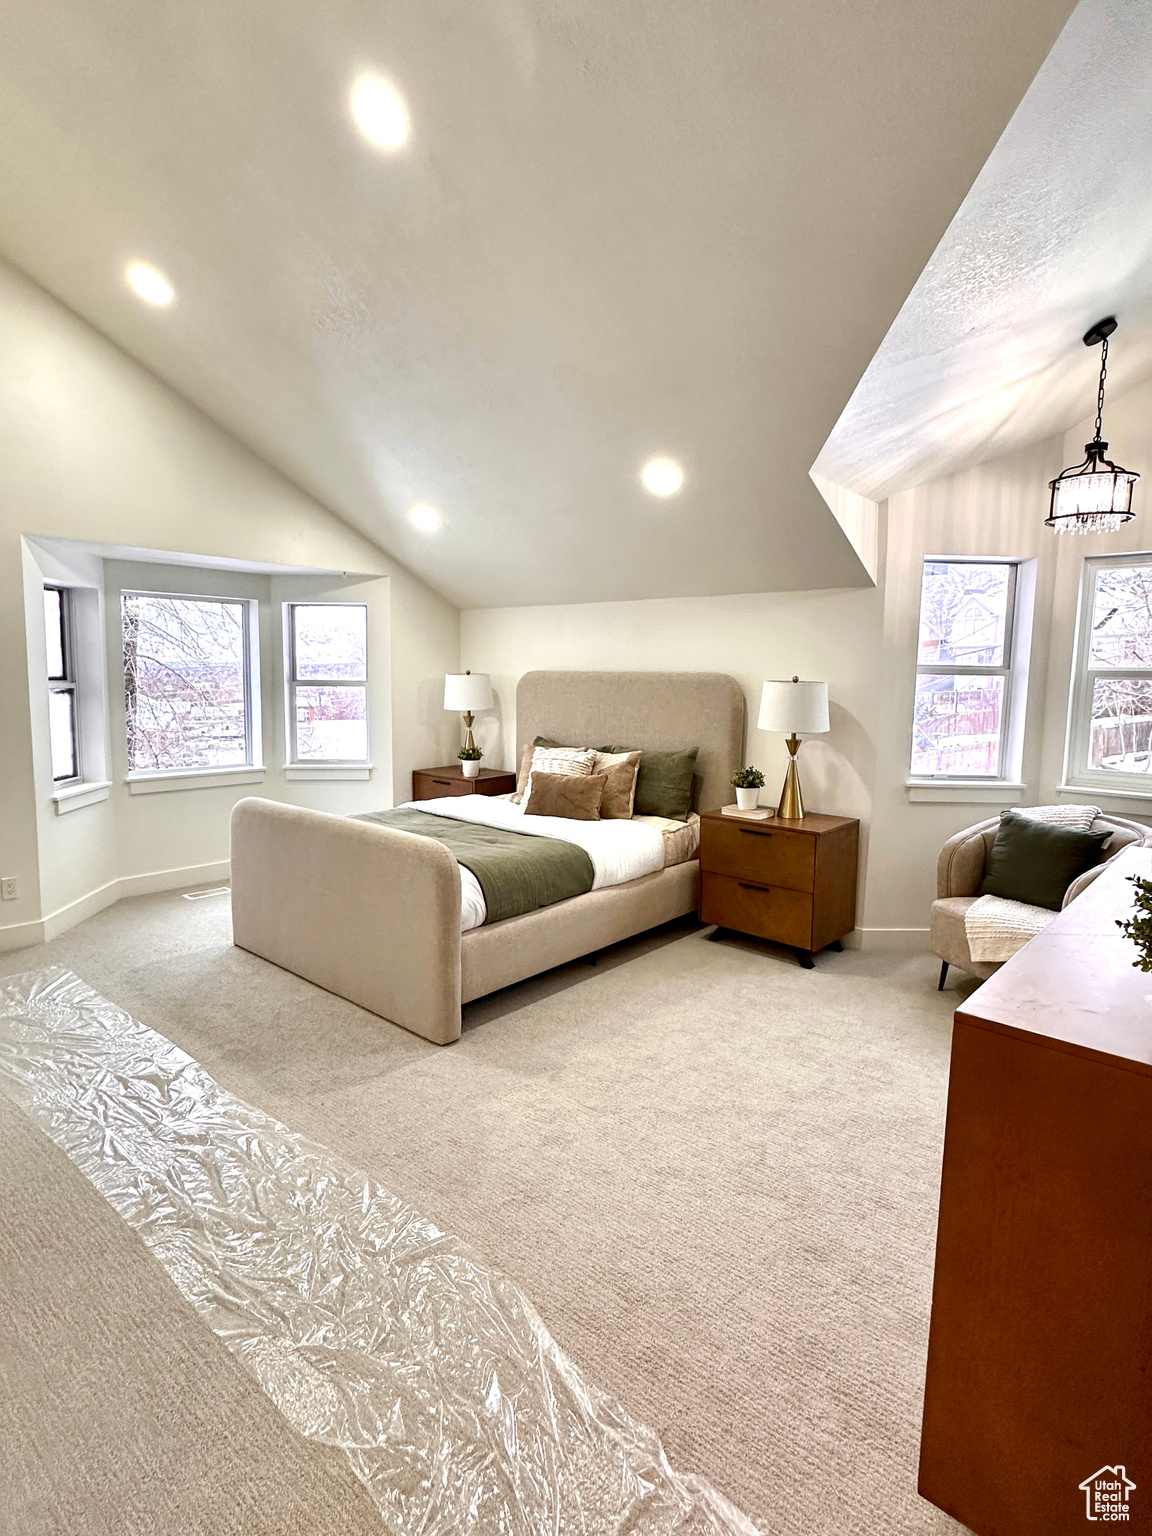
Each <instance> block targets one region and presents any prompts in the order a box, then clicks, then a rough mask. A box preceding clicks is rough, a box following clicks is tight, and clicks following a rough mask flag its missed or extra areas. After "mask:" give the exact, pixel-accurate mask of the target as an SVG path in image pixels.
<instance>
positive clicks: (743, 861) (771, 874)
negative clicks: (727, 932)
mask: <svg viewBox="0 0 1152 1536" xmlns="http://www.w3.org/2000/svg"><path fill="white" fill-rule="evenodd" d="M700 868H701V869H702V870H704V871H705V872H706V873H708V874H714V875H733V876H735V878H736V879H738V880H755V881H756V883H757V884H758V885H774V886H775V885H783V886H787V887H788V889H789V890H793V891H811V890H812V887H813V880H814V875H815V870H816V839H815V838H814V837H810V836H809V835H808V834H807V833H806V832H782V831H779V830H771V831H770V830H769V829H768V828H766V827H757V826H755V825H748V824H744V825H741V824H739V823H737V822H735V821H734V822H733V824H732V825H730V826H729V825H725V824H724V823H722V822H720V821H719V820H715V819H713V820H709V821H707V822H705V823H704V824H703V826H702V827H701V833H700ZM728 926H731V925H729V924H725V927H728Z"/></svg>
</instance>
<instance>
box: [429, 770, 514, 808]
mask: <svg viewBox="0 0 1152 1536" xmlns="http://www.w3.org/2000/svg"><path fill="white" fill-rule="evenodd" d="M515 788H516V775H515V774H514V773H505V772H504V770H503V769H502V768H481V770H480V773H479V776H478V777H477V778H475V779H466V778H465V777H464V770H463V769H462V768H461V766H460V764H459V763H453V764H452V766H451V767H450V768H417V769H416V770H415V772H414V773H413V775H412V798H413V800H439V799H441V798H442V797H443V796H444V795H510V794H511V793H512V791H513V790H514V789H515Z"/></svg>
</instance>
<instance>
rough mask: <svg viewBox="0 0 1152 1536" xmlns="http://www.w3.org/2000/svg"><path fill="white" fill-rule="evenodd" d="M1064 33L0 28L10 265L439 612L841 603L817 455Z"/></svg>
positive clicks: (833, 23) (575, 27) (996, 11)
mask: <svg viewBox="0 0 1152 1536" xmlns="http://www.w3.org/2000/svg"><path fill="white" fill-rule="evenodd" d="M1069 8H1070V7H1069V0H1013V3H1011V4H1007V3H1005V0H949V3H948V4H940V3H936V0H874V3H871V4H869V5H854V4H849V3H845V0H766V3H761V4H756V5H726V6H722V5H716V4H701V3H700V0H634V3H628V4H615V5H614V4H607V3H601V4H592V3H591V0H560V3H547V0H468V3H461V0H391V3H387V4H381V3H379V0H344V3H340V0H336V3H333V4H326V5H303V4H298V3H295V4H294V3H288V0H244V3H243V4H240V5H237V4H235V3H233V0H228V3H225V0H198V3H197V4H195V5H190V4H188V3H186V0H182V3H176V0H102V3H101V4H99V5H93V4H91V3H90V0H47V3H45V4H39V5H16V4H10V5H9V6H7V7H6V8H5V9H4V13H3V16H2V18H0V86H2V89H0V248H3V250H4V251H5V252H6V253H7V254H8V256H9V257H10V259H11V260H13V261H14V262H15V263H16V264H17V265H19V266H20V267H22V268H24V269H25V270H26V271H27V272H29V273H30V274H31V275H32V276H33V277H35V278H36V279H37V280H38V281H40V282H41V283H42V284H43V285H44V286H45V287H46V288H47V289H49V291H51V292H52V293H54V294H56V295H57V296H58V297H60V298H61V299H63V300H64V301H65V302H66V303H68V304H70V305H71V306H72V307H73V308H74V309H75V310H76V311H77V312H78V313H79V314H81V315H82V316H83V317H84V318H85V319H87V320H89V321H91V323H92V324H94V325H95V326H97V327H98V328H99V329H101V330H102V331H104V332H105V333H106V334H107V335H109V336H110V337H112V338H113V339H114V340H115V341H116V342H117V343H119V344H120V345H121V346H122V347H123V348H124V349H125V350H126V351H127V352H128V353H130V354H131V355H132V356H134V357H136V358H138V359H139V360H140V361H142V362H143V363H145V364H146V365H147V366H148V367H150V368H151V369H153V370H154V371H155V372H156V373H157V374H158V375H159V376H160V377H161V378H162V379H164V380H166V381H167V382H168V383H170V384H171V385H173V386H174V387H175V388H176V389H178V390H180V391H181V392H182V393H183V394H184V395H186V396H187V397H188V399H190V400H191V401H193V402H194V403H195V404H196V405H198V406H199V407H200V408H201V409H203V410H204V411H205V412H207V413H208V414H210V415H211V416H212V417H214V418H215V419H216V420H217V421H218V422H220V423H221V424H222V425H224V426H225V427H227V428H228V429H229V430H230V431H232V432H233V433H234V434H235V435H236V436H237V437H238V438H240V439H241V440H242V441H244V442H245V443H247V444H248V445H249V446H251V447H252V448H254V449H255V450H256V451H257V452H259V453H260V454H262V455H263V456H264V457H265V458H266V459H267V460H268V461H269V462H270V463H272V464H273V465H275V466H276V467H277V468H278V469H280V470H281V471H282V472H283V473H284V474H286V475H288V476H289V477H290V478H291V479H293V480H294V481H296V482H297V483H298V484H299V485H301V486H302V487H304V488H305V489H306V490H308V491H310V492H311V493H312V494H314V495H315V496H316V497H317V498H318V499H319V500H320V501H322V502H323V503H324V504H325V505H327V506H328V507H330V508H331V509H332V510H333V511H335V512H337V513H338V514H340V515H341V516H342V517H344V518H345V519H346V520H347V521H348V522H349V523H351V524H353V525H354V526H355V527H357V528H358V529H360V530H361V531H362V532H364V533H366V534H367V535H368V536H369V537H371V538H373V539H374V540H376V541H377V542H378V543H379V544H380V545H381V546H383V547H384V548H385V549H386V550H388V551H389V552H390V553H391V554H393V555H394V556H396V557H398V558H399V559H401V560H402V561H403V562H404V563H405V564H406V565H408V566H409V567H410V568H411V569H412V570H414V571H415V572H417V573H418V574H420V575H421V576H423V577H424V578H425V579H426V580H428V581H429V582H430V583H431V584H432V585H433V586H434V587H436V588H437V589H439V590H440V591H442V592H443V593H445V594H446V595H447V596H449V597H450V598H451V599H452V600H454V601H455V602H457V603H459V604H462V605H468V606H489V605H497V604H517V603H529V602H531V603H540V602H563V601H587V600H603V599H611V598H626V597H646V596H651V597H655V596H675V595H682V594H699V595H705V594H714V593H724V592H747V591H764V590H770V589H776V588H793V589H798V588H806V587H820V586H837V585H860V584H864V583H865V582H866V581H867V576H866V574H865V572H864V570H863V569H862V567H861V565H860V563H859V561H858V560H857V558H856V556H855V554H854V553H853V549H852V546H851V545H850V544H849V542H848V540H847V539H846V538H845V536H844V534H843V533H842V532H841V529H840V527H839V525H838V523H837V522H836V520H835V519H834V518H833V516H832V514H831V513H830V512H829V510H828V508H827V506H826V505H825V503H824V501H823V500H822V499H821V497H820V495H819V494H818V493H817V491H816V490H815V488H814V486H813V485H812V483H811V481H810V479H809V476H808V471H809V468H810V466H811V465H812V463H813V460H814V459H815V457H816V455H817V453H818V452H819V450H820V448H821V445H822V444H823V443H824V441H825V439H826V438H827V436H828V434H829V432H830V430H831V429H832V427H833V425H834V424H835V422H836V420H837V418H838V416H839V415H840V413H841V411H842V410H843V408H844V406H845V403H846V401H847V400H848V398H849V396H850V395H851V393H852V391H853V388H854V387H855V385H856V383H857V381H858V380H859V379H860V377H861V374H862V373H863V372H864V370H865V368H866V367H867V365H868V362H869V359H870V358H871V357H872V355H873V353H874V352H875V351H876V348H877V346H878V345H879V343H880V341H881V339H882V338H883V337H884V334H885V332H886V331H887V330H888V327H889V326H890V324H891V322H892V320H893V317H894V316H895V315H896V313H897V311H898V310H899V308H900V305H901V303H902V302H903V300H904V298H905V296H906V295H907V294H908V292H909V290H910V289H911V287H912V285H913V283H914V282H915V281H916V278H917V276H918V275H919V273H920V272H921V269H922V268H923V267H924V264H925V262H926V261H927V259H928V257H929V256H930V254H931V252H932V250H933V248H934V247H935V245H936V243H937V241H938V240H939V239H940V236H941V234H942V233H943V231H944V230H945V228H946V226H947V225H948V222H949V220H950V219H951V218H952V215H953V214H954V213H955V211H956V209H957V208H958V206H959V205H960V203H961V201H962V200H963V198H964V196H965V194H966V192H967V191H968V189H969V187H970V185H971V184H972V181H973V178H974V177H975V176H976V174H977V172H978V171H979V169H980V167H981V165H982V164H983V163H984V161H985V159H986V158H987V156H988V154H989V152H990V151H991V150H992V148H993V145H994V144H995V143H996V140H997V138H998V136H999V134H1000V132H1001V130H1002V129H1003V127H1004V125H1005V123H1007V121H1008V119H1009V117H1010V116H1011V114H1012V112H1013V110H1014V108H1015V107H1016V105H1017V103H1018V102H1019V100H1020V98H1021V96H1022V95H1023V93H1024V91H1025V89H1026V87H1027V86H1028V83H1029V81H1030V80H1031V78H1032V76H1033V74H1034V73H1035V71H1036V69H1037V68H1038V67H1039V65H1040V64H1041V62H1042V60H1043V59H1044V57H1045V55H1046V53H1047V52H1048V50H1049V48H1050V47H1051V45H1052V43H1053V40H1054V39H1055V37H1056V36H1057V33H1058V31H1059V28H1060V27H1061V25H1062V24H1063V22H1064V20H1065V18H1066V16H1067V13H1068V10H1069ZM1113 62H1115V60H1113ZM365 73H370V74H373V75H374V76H378V77H380V79H381V80H382V81H383V82H384V86H385V87H386V89H387V90H392V91H393V93H394V96H395V101H394V102H392V103H391V104H390V101H389V98H387V96H386V95H385V96H384V97H383V98H381V97H379V96H378V97H377V98H375V99H373V100H370V101H368V103H367V106H366V107H365V103H364V102H363V101H361V102H360V103H359V105H358V110H361V109H363V110H361V118H362V122H363V123H365V124H366V126H367V127H368V128H370V129H371V130H372V131H373V133H374V135H375V140H376V142H369V141H368V140H367V139H366V138H365V137H364V136H363V134H362V133H361V131H360V130H359V129H358V128H357V125H356V123H355V121H354V119H353V115H352V112H351V110H350V93H351V91H352V89H353V86H354V84H355V82H356V81H357V80H358V79H360V78H361V77H362V76H363V75H364V74H365ZM395 102H398V103H399V106H398V107H397V106H396V105H395ZM364 111H367V113H368V117H367V118H365V117H364ZM373 113H375V116H372V114H373ZM397 114H399V115H397ZM405 132H406V135H407V136H406V138H405ZM389 136H391V139H389ZM398 139H399V140H403V142H402V143H401V145H400V147H398V148H397V147H396V141H397V140H398ZM1025 191H1026V192H1027V195H1028V196H1032V193H1031V192H1030V191H1028V189H1025ZM1093 206H1095V205H1093ZM132 262H140V263H144V264H146V265H148V266H150V267H153V268H155V269H157V271H158V273H159V274H161V276H162V278H163V279H166V280H167V281H168V282H169V283H170V284H171V285H172V288H173V289H174V291H175V297H174V300H173V301H172V302H171V303H170V304H167V305H164V304H163V303H162V302H160V303H156V302H155V301H156V300H157V299H159V300H162V299H163V297H164V293H163V290H162V289H161V288H157V287H156V286H155V285H154V284H153V283H152V279H151V278H149V277H148V275H147V273H144V274H143V277H142V278H141V279H140V280H141V281H143V282H144V285H145V288H147V287H148V286H149V284H152V295H151V299H150V300H149V301H148V302H142V300H141V298H140V297H138V293H142V292H144V289H141V288H140V286H139V283H138V284H137V288H136V289H133V288H132V287H130V286H129V285H128V283H127V282H126V281H125V271H126V268H127V267H128V265H129V264H130V263H132ZM985 275H986V274H985V264H983V263H981V262H979V261H977V262H976V264H975V266H974V269H973V277H972V281H973V282H974V283H982V282H983V281H984V276H985ZM136 276H137V277H138V278H140V273H139V272H138V273H137V274H136ZM146 297H147V295H146ZM1089 318H1093V317H1091V316H1090V317H1089ZM1123 341H1124V333H1123V332H1121V334H1120V336H1119V338H1118V342H1117V361H1118V363H1119V362H1120V360H1121V353H1122V343H1123ZM1029 356H1030V354H1029ZM1028 365H1029V364H1028V359H1027V358H1025V359H1024V360H1023V361H1022V364H1021V366H1028ZM654 457H664V458H669V459H671V460H673V461H674V463H675V464H676V465H679V466H680V468H681V469H682V471H683V477H684V479H683V485H682V487H681V488H680V489H679V490H678V491H675V492H673V493H672V494H667V495H660V494H652V493H650V492H649V491H648V490H647V489H645V487H644V485H643V484H642V483H641V480H640V472H641V468H642V466H643V465H644V464H645V463H646V462H647V461H649V460H650V459H652V458H654ZM660 474H661V476H662V477H663V478H662V479H661V482H660V483H661V484H662V485H664V486H667V485H671V484H672V483H673V480H674V479H675V477H674V476H671V475H670V472H667V471H665V470H662V471H661V472H660ZM833 478H835V476H833ZM857 478H859V479H861V480H868V483H869V484H871V483H872V480H871V479H869V477H868V476H867V475H862V476H858V477H857ZM414 506H419V507H423V508H424V509H425V512H424V524H425V528H428V527H429V526H430V525H431V524H432V523H434V522H435V517H434V516H432V517H429V515H428V513H427V509H428V508H429V507H431V508H433V509H434V510H435V512H438V513H439V515H440V519H441V521H440V523H439V526H438V527H437V528H436V529H435V531H423V530H422V529H421V528H419V527H416V526H413V523H412V521H411V520H410V519H409V515H408V514H409V512H410V510H411V509H412V508H413V507H414ZM417 520H418V521H419V516H418V519H417Z"/></svg>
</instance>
